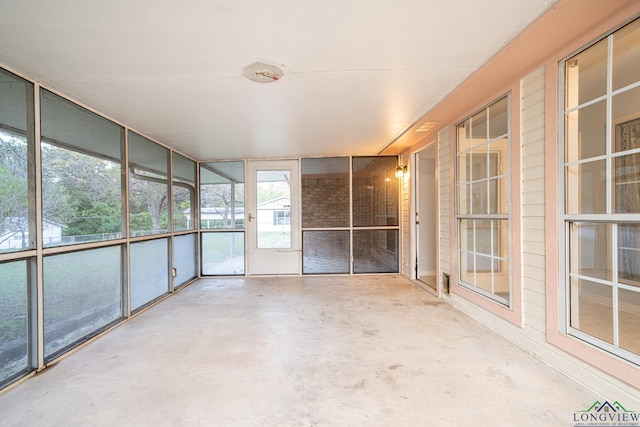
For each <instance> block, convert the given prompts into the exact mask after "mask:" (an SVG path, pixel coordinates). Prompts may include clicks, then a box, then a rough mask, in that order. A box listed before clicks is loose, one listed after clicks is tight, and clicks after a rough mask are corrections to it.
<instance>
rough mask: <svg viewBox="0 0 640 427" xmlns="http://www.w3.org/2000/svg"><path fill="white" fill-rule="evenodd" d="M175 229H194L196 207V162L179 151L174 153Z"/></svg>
mask: <svg viewBox="0 0 640 427" xmlns="http://www.w3.org/2000/svg"><path fill="white" fill-rule="evenodd" d="M172 159H173V161H172V164H171V167H172V175H173V181H172V182H173V186H172V187H171V192H172V194H171V195H172V198H173V200H172V204H171V205H172V206H173V208H172V209H173V211H172V213H173V230H174V231H183V230H193V229H195V228H196V226H197V225H198V224H197V222H195V221H193V218H194V217H195V207H196V163H195V162H194V161H193V160H189V159H187V158H186V157H184V156H181V155H180V154H178V153H175V152H174V153H172Z"/></svg>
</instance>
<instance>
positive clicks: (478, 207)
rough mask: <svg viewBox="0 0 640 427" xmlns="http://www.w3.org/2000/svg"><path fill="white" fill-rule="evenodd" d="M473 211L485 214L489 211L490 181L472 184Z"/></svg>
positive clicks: (471, 200) (473, 212)
mask: <svg viewBox="0 0 640 427" xmlns="http://www.w3.org/2000/svg"><path fill="white" fill-rule="evenodd" d="M469 198H470V202H471V213H472V214H474V215H483V214H488V213H489V205H488V203H489V181H480V182H474V183H473V184H471V195H470V197H469Z"/></svg>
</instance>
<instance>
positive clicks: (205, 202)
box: [200, 162, 244, 229]
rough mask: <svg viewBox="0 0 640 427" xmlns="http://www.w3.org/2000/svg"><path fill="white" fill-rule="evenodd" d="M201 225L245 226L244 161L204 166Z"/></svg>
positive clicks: (201, 182) (220, 226)
mask: <svg viewBox="0 0 640 427" xmlns="http://www.w3.org/2000/svg"><path fill="white" fill-rule="evenodd" d="M200 227H201V228H204V229H214V228H244V162H212V163H202V164H201V165H200Z"/></svg>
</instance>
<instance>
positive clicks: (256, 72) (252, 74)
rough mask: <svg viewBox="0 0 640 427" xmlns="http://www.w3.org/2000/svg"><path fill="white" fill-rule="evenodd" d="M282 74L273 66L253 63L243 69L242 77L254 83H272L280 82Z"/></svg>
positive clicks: (280, 70)
mask: <svg viewBox="0 0 640 427" xmlns="http://www.w3.org/2000/svg"><path fill="white" fill-rule="evenodd" d="M283 74H284V72H283V71H282V69H280V68H278V67H276V66H275V65H271V64H265V63H264V62H254V63H253V64H249V65H247V66H246V67H244V70H242V75H243V76H245V77H246V78H248V79H249V80H251V81H252V82H256V83H273V82H277V81H278V80H280V79H281V78H282V76H283Z"/></svg>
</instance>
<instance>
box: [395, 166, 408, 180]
mask: <svg viewBox="0 0 640 427" xmlns="http://www.w3.org/2000/svg"><path fill="white" fill-rule="evenodd" d="M406 173H407V166H406V165H398V167H397V168H396V178H402V177H404V174H406Z"/></svg>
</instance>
